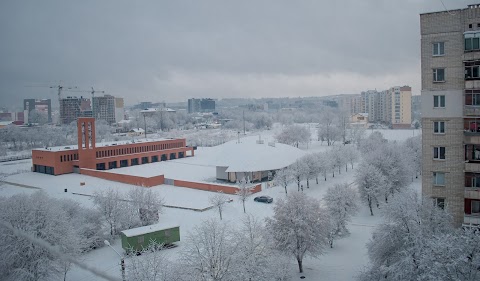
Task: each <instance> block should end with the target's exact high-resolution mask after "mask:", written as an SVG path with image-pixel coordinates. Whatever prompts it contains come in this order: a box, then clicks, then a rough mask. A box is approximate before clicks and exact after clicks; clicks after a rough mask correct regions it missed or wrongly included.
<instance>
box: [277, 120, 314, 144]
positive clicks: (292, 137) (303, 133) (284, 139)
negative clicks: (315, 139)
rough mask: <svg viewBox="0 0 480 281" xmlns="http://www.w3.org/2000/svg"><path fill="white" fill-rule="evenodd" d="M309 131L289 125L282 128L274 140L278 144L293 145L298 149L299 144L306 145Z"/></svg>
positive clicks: (305, 128)
mask: <svg viewBox="0 0 480 281" xmlns="http://www.w3.org/2000/svg"><path fill="white" fill-rule="evenodd" d="M310 136H311V134H310V130H309V129H308V128H307V127H305V126H301V125H291V126H288V127H286V128H284V129H283V130H282V131H281V132H280V133H279V134H278V135H276V136H275V139H276V140H277V141H278V142H279V143H284V144H289V145H293V146H295V147H298V146H299V144H301V143H308V142H309V141H310Z"/></svg>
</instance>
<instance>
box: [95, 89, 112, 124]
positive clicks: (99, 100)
mask: <svg viewBox="0 0 480 281" xmlns="http://www.w3.org/2000/svg"><path fill="white" fill-rule="evenodd" d="M115 107H116V100H115V97H114V96H111V95H104V96H103V97H93V99H92V111H93V117H94V118H95V119H96V120H105V121H107V123H108V124H113V123H115Z"/></svg>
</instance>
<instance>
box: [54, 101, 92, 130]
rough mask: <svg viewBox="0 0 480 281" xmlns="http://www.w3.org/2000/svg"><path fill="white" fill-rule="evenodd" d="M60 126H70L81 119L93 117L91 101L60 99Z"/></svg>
mask: <svg viewBox="0 0 480 281" xmlns="http://www.w3.org/2000/svg"><path fill="white" fill-rule="evenodd" d="M59 102H60V120H59V121H60V124H65V125H67V124H70V123H72V122H73V121H76V120H77V118H79V117H92V109H91V104H90V99H87V98H83V97H67V98H64V99H60V100H59Z"/></svg>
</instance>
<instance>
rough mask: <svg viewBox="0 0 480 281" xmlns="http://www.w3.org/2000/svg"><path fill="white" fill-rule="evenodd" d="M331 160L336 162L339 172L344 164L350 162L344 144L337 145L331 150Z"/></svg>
mask: <svg viewBox="0 0 480 281" xmlns="http://www.w3.org/2000/svg"><path fill="white" fill-rule="evenodd" d="M329 154H330V156H331V158H330V159H331V161H332V162H333V163H334V166H335V167H336V168H337V169H338V173H339V174H341V170H342V168H343V166H344V165H345V164H346V163H348V162H347V158H346V155H345V151H344V147H343V146H335V147H333V148H332V149H331V150H330V152H329Z"/></svg>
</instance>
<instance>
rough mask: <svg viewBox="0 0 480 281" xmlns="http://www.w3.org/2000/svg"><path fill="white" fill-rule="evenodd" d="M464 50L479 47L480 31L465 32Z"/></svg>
mask: <svg viewBox="0 0 480 281" xmlns="http://www.w3.org/2000/svg"><path fill="white" fill-rule="evenodd" d="M464 38H465V51H472V50H478V49H480V33H479V32H469V33H465V35H464Z"/></svg>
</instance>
